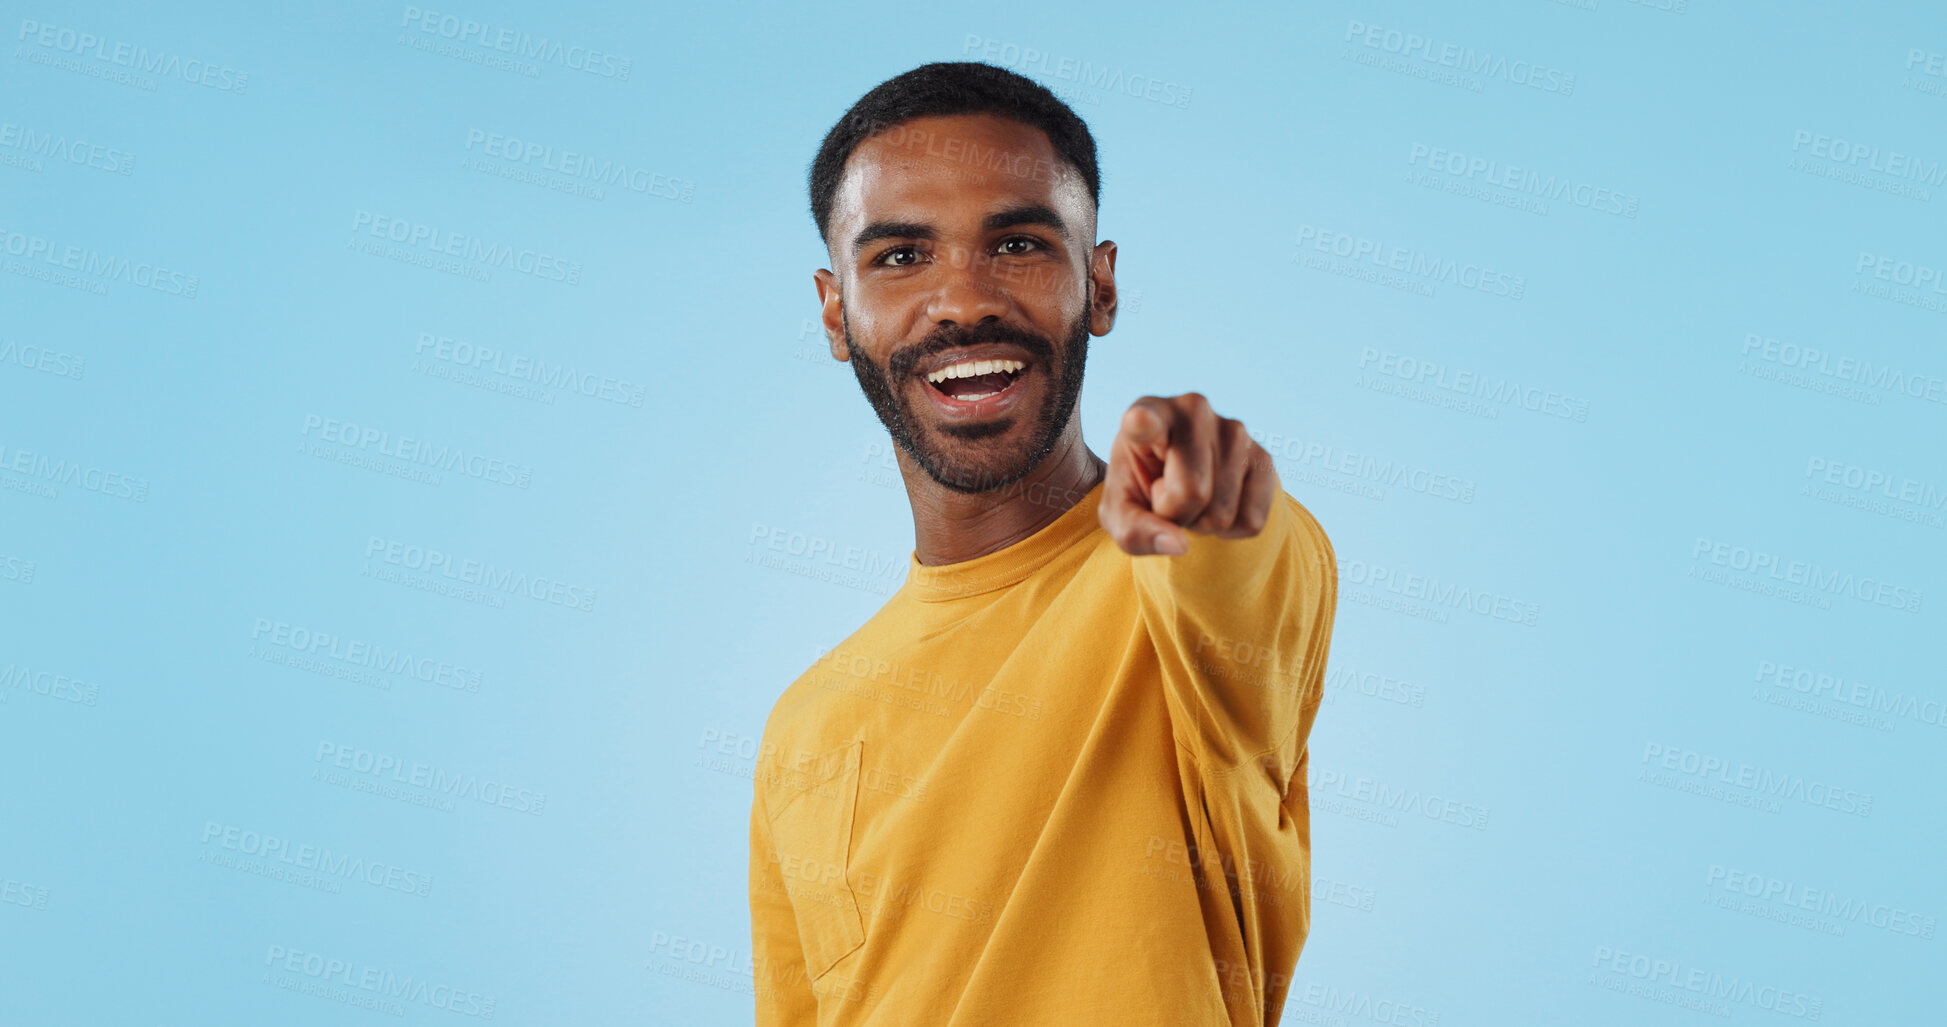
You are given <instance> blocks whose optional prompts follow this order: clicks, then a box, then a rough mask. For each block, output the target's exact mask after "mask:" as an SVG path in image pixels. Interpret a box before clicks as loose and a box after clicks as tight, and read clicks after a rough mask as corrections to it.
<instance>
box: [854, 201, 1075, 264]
mask: <svg viewBox="0 0 1947 1027" xmlns="http://www.w3.org/2000/svg"><path fill="white" fill-rule="evenodd" d="M1016 225H1046V226H1047V227H1049V228H1052V229H1054V230H1055V231H1057V232H1059V233H1061V234H1062V235H1063V236H1067V235H1068V223H1067V222H1066V221H1063V220H1062V219H1061V215H1060V214H1057V213H1055V212H1054V210H1053V209H1052V208H1049V207H1047V206H1046V205H1043V204H1039V203H1028V204H1022V205H1021V206H1018V207H1009V208H1007V209H1006V210H999V211H995V212H994V213H992V214H989V215H987V217H986V218H984V219H982V221H981V222H980V230H981V231H983V232H992V231H996V230H998V229H1002V228H1013V227H1015V226H1016ZM934 235H935V232H934V231H933V226H932V225H926V224H921V223H919V222H917V221H874V222H872V223H871V224H869V225H867V226H865V227H864V228H863V229H860V230H859V234H858V235H857V236H855V237H853V239H852V257H853V259H857V258H858V256H859V254H860V253H862V252H864V250H865V248H866V247H867V246H869V245H871V244H873V243H875V242H877V241H879V240H880V239H931V238H933V237H934Z"/></svg>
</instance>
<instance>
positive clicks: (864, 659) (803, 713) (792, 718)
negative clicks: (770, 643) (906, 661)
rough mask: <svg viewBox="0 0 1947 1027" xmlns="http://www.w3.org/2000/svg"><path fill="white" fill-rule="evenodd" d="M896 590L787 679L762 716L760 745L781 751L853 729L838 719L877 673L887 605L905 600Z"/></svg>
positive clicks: (772, 752)
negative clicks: (890, 596) (806, 665)
mask: <svg viewBox="0 0 1947 1027" xmlns="http://www.w3.org/2000/svg"><path fill="white" fill-rule="evenodd" d="M902 597H903V593H895V594H894V595H893V597H892V598H891V599H889V600H887V602H886V604H885V605H884V606H882V607H880V609H879V611H878V612H877V613H874V614H873V615H872V616H871V617H870V618H868V619H867V620H866V622H865V623H863V624H861V625H859V626H858V627H857V628H855V629H853V631H852V633H851V634H849V635H847V636H845V638H844V639H843V640H841V641H840V642H839V643H838V644H836V645H833V646H831V647H829V648H826V649H824V650H822V651H821V652H820V653H819V654H818V657H817V658H816V659H814V660H813V661H812V662H811V665H810V666H808V667H806V668H805V669H804V670H803V671H802V672H800V673H799V674H798V676H797V678H795V679H794V680H793V681H792V682H791V683H790V684H789V685H787V686H786V687H785V689H784V691H783V692H782V693H780V694H779V695H778V697H777V700H776V701H775V702H773V703H772V704H771V712H770V714H769V715H768V716H767V717H765V719H764V734H763V738H762V749H763V751H764V752H766V753H770V754H777V753H782V752H791V751H796V750H799V749H801V748H803V747H804V746H815V745H816V744H817V743H818V741H819V739H821V738H824V737H826V736H827V735H829V734H831V733H832V729H834V728H836V729H837V731H838V732H839V733H843V732H845V731H846V730H849V727H850V725H848V724H840V723H836V721H837V719H838V718H839V717H840V716H841V715H842V712H843V711H845V710H848V709H851V708H852V703H851V702H849V701H847V699H848V697H849V696H851V695H853V694H855V693H856V692H857V691H858V690H859V689H860V688H863V687H867V686H868V685H869V682H870V681H871V678H872V674H873V666H874V661H875V659H881V658H880V657H879V656H877V655H876V654H881V653H883V652H884V651H885V644H884V643H885V639H886V632H885V630H884V629H883V627H882V625H883V624H884V622H885V621H886V620H887V618H888V614H889V611H891V610H892V609H893V607H894V606H895V605H897V604H898V603H900V602H902V601H903V598H902Z"/></svg>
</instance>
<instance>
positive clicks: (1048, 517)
mask: <svg viewBox="0 0 1947 1027" xmlns="http://www.w3.org/2000/svg"><path fill="white" fill-rule="evenodd" d="M1108 466H1109V465H1108V464H1106V463H1104V462H1103V461H1102V459H1101V458H1100V457H1098V456H1096V455H1095V454H1094V453H1092V452H1090V451H1089V448H1088V446H1087V445H1085V444H1084V443H1083V442H1082V432H1081V427H1080V425H1079V424H1078V423H1077V421H1074V420H1071V421H1070V422H1069V424H1068V430H1067V431H1065V432H1063V433H1062V436H1061V440H1060V441H1059V442H1057V443H1056V444H1055V448H1054V451H1053V452H1050V453H1049V454H1048V456H1047V458H1046V459H1044V460H1042V461H1041V463H1039V464H1037V465H1035V468H1034V469H1033V470H1031V471H1029V472H1028V473H1027V474H1026V475H1025V476H1023V477H1022V478H1021V480H1020V481H1017V482H1014V483H1013V484H1011V485H1007V486H1004V487H1002V488H998V489H993V490H991V491H988V492H975V493H966V492H955V491H953V490H952V489H949V488H947V487H946V486H944V485H941V484H940V483H939V482H937V481H934V480H933V478H932V476H930V475H928V474H927V473H926V472H925V471H923V470H921V469H920V467H919V465H917V464H915V463H913V460H912V457H910V456H908V455H907V454H906V452H905V451H904V450H900V452H899V470H900V473H901V474H902V475H904V477H905V479H906V496H907V498H909V499H910V500H912V504H913V538H914V543H913V553H914V555H915V557H916V558H917V559H918V560H919V562H920V563H921V564H922V565H924V566H927V567H936V566H939V565H941V564H949V563H959V562H961V561H963V560H971V559H974V558H975V557H980V556H986V555H987V554H989V553H998V552H1000V551H1001V550H1003V549H1006V548H1007V547H1008V546H1011V545H1013V544H1014V543H1016V542H1019V541H1021V540H1022V539H1025V538H1027V537H1028V536H1030V535H1032V534H1034V533H1035V532H1037V531H1040V530H1041V529H1042V528H1045V527H1047V526H1048V525H1049V524H1051V523H1053V522H1054V520H1055V519H1056V518H1058V517H1060V516H1061V515H1062V514H1064V513H1067V512H1068V510H1069V509H1070V508H1072V507H1073V506H1074V505H1075V504H1076V503H1077V502H1080V501H1081V498H1082V496H1083V495H1085V494H1087V492H1088V490H1089V489H1092V488H1094V487H1095V486H1096V484H1097V483H1099V482H1100V481H1101V480H1102V478H1103V476H1104V475H1105V474H1107V473H1108Z"/></svg>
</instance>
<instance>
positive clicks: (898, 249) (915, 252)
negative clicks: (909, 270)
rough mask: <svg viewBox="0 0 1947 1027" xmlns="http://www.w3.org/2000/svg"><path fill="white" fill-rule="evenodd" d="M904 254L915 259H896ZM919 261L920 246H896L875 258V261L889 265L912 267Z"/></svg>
mask: <svg viewBox="0 0 1947 1027" xmlns="http://www.w3.org/2000/svg"><path fill="white" fill-rule="evenodd" d="M902 254H903V255H905V256H909V257H912V258H913V259H912V260H910V261H907V260H899V259H895V258H898V257H899V256H901V255H902ZM918 261H919V247H917V246H895V247H893V248H892V249H889V250H887V251H886V252H884V253H881V254H879V256H878V258H877V259H876V260H874V261H873V263H874V264H884V265H886V266H888V267H911V266H913V264H915V263H918Z"/></svg>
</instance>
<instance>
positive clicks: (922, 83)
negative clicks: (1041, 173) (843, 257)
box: [811, 61, 1102, 239]
mask: <svg viewBox="0 0 1947 1027" xmlns="http://www.w3.org/2000/svg"><path fill="white" fill-rule="evenodd" d="M951 114H995V115H999V116H1001V117H1004V118H1010V119H1012V120H1014V121H1018V122H1021V123H1022V124H1025V125H1031V126H1033V127H1035V128H1038V129H1040V130H1041V131H1042V132H1043V133H1044V134H1046V135H1047V137H1048V142H1049V143H1051V144H1053V146H1054V148H1055V153H1056V155H1058V156H1059V157H1060V158H1061V159H1062V160H1063V161H1065V162H1067V163H1068V164H1069V165H1071V166H1072V167H1073V168H1074V171H1075V173H1076V174H1079V175H1081V177H1082V182H1083V183H1084V184H1085V185H1087V186H1088V196H1089V201H1090V202H1091V203H1092V204H1094V205H1095V206H1097V207H1100V206H1101V203H1102V180H1101V176H1100V174H1099V172H1098V171H1097V170H1096V167H1095V137H1094V136H1093V135H1090V134H1089V131H1088V126H1087V125H1086V124H1084V123H1083V122H1082V119H1081V118H1080V117H1078V116H1077V115H1076V114H1075V112H1074V110H1072V109H1070V108H1069V106H1068V105H1067V104H1065V103H1063V102H1062V101H1061V99H1060V98H1059V97H1057V96H1055V94H1053V93H1051V92H1049V91H1048V89H1047V88H1046V87H1045V86H1043V85H1041V84H1040V83H1039V82H1036V81H1034V80H1033V79H1031V78H1028V77H1026V76H1025V75H1019V74H1016V73H1014V72H1012V71H1009V70H1007V69H1006V68H1000V67H996V66H994V65H992V64H983V63H981V62H979V61H938V62H935V63H932V64H922V65H920V66H919V67H917V68H914V69H913V70H911V71H908V72H906V73H904V74H901V75H898V76H895V77H893V78H889V79H887V80H885V81H884V82H881V83H879V84H878V85H876V86H874V87H872V91H871V92H869V93H866V94H865V95H864V96H862V97H860V98H859V101H858V102H857V103H855V104H853V105H852V109H851V110H848V111H846V112H845V115H844V117H841V118H839V119H838V124H836V125H833V126H832V128H831V131H830V132H827V133H825V141H824V143H823V145H821V146H819V147H818V156H817V157H816V158H814V159H813V160H812V162H811V220H812V221H814V222H816V223H817V225H818V237H819V238H821V239H828V238H829V236H828V235H827V234H826V229H827V227H828V226H829V224H830V221H831V213H832V199H833V197H834V196H835V195H836V194H837V192H838V181H839V179H840V178H841V177H843V175H844V173H845V162H846V161H847V160H848V159H850V158H851V156H852V151H853V150H855V149H857V148H858V145H859V143H860V142H862V141H864V140H866V139H868V138H870V137H872V136H874V135H876V134H878V133H880V132H883V131H885V130H886V129H889V128H893V127H894V126H897V125H900V124H903V123H904V122H907V121H911V120H913V119H915V118H926V117H938V116H943V115H951Z"/></svg>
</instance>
